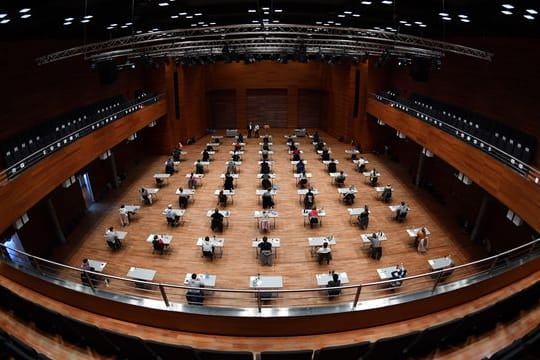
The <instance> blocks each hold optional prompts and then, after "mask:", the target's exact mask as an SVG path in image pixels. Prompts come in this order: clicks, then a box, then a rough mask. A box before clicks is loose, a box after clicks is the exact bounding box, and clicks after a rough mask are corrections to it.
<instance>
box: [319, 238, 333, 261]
mask: <svg viewBox="0 0 540 360" xmlns="http://www.w3.org/2000/svg"><path fill="white" fill-rule="evenodd" d="M317 257H318V260H319V265H322V263H323V261H326V264H330V260H331V259H332V249H330V246H328V243H327V242H324V243H323V246H322V247H320V248H319V249H318V250H317Z"/></svg>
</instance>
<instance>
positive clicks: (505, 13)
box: [501, 10, 512, 15]
mask: <svg viewBox="0 0 540 360" xmlns="http://www.w3.org/2000/svg"><path fill="white" fill-rule="evenodd" d="M501 12H502V13H503V14H504V15H512V12H511V11H508V10H502V11H501Z"/></svg>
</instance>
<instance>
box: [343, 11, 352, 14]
mask: <svg viewBox="0 0 540 360" xmlns="http://www.w3.org/2000/svg"><path fill="white" fill-rule="evenodd" d="M343 13H344V14H347V15H351V14H352V11H344V12H343Z"/></svg>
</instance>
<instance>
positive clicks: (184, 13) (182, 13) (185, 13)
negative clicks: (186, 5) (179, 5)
mask: <svg viewBox="0 0 540 360" xmlns="http://www.w3.org/2000/svg"><path fill="white" fill-rule="evenodd" d="M178 15H180V16H184V15H187V12H181V13H178Z"/></svg>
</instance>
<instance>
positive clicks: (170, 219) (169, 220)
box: [165, 204, 180, 226]
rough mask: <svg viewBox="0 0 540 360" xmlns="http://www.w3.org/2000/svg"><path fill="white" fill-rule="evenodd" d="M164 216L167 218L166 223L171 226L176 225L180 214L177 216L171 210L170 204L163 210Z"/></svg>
mask: <svg viewBox="0 0 540 360" xmlns="http://www.w3.org/2000/svg"><path fill="white" fill-rule="evenodd" d="M165 218H166V219H167V224H169V225H172V226H177V225H178V222H179V221H180V216H178V215H177V214H176V212H175V211H174V210H173V208H172V204H169V205H167V209H166V210H165Z"/></svg>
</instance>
